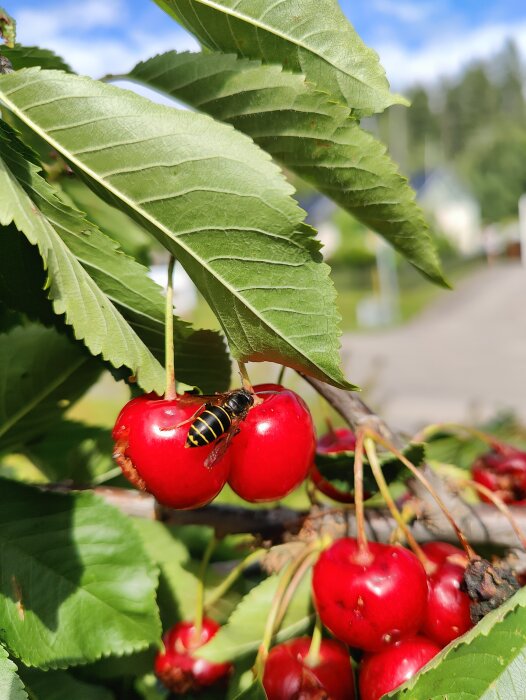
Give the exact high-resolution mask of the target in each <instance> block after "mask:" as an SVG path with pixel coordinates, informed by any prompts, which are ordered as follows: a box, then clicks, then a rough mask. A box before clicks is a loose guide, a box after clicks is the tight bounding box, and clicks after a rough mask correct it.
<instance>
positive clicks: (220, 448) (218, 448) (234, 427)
mask: <svg viewBox="0 0 526 700" xmlns="http://www.w3.org/2000/svg"><path fill="white" fill-rule="evenodd" d="M240 422H241V418H240V417H238V416H236V417H235V418H234V419H233V420H232V424H231V425H230V428H229V429H228V431H227V432H226V433H225V435H224V436H223V437H220V438H219V439H218V440H217V442H216V444H215V446H214V449H213V450H212V452H210V454H209V455H208V457H207V458H206V459H205V467H206V468H207V469H212V467H213V466H214V465H215V464H217V463H218V462H219V460H220V459H221V458H222V457H223V455H224V454H225V452H226V451H227V449H228V446H229V445H230V443H231V441H232V438H233V437H234V436H235V435H237V434H238V433H239V428H238V425H239V423H240Z"/></svg>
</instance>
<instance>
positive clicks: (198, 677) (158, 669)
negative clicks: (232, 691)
mask: <svg viewBox="0 0 526 700" xmlns="http://www.w3.org/2000/svg"><path fill="white" fill-rule="evenodd" d="M219 628H220V625H219V624H218V623H217V622H215V621H214V620H211V619H210V618H207V617H205V618H203V622H202V626H201V633H200V634H199V635H197V633H196V629H195V625H194V623H193V622H178V623H177V624H176V625H174V626H173V627H172V628H171V629H170V630H169V631H168V632H167V633H166V634H165V635H164V637H163V642H164V651H160V652H159V653H158V654H157V656H156V659H155V673H156V675H157V677H158V678H159V679H160V680H161V681H162V683H163V684H164V685H165V686H166V687H167V688H168V689H169V690H171V692H172V693H176V694H178V695H184V694H186V693H189V692H192V691H199V690H201V689H202V688H206V687H208V686H211V685H214V684H215V683H217V682H218V681H220V680H222V679H223V678H225V677H226V676H227V675H228V674H229V673H230V670H231V668H232V666H231V664H229V663H222V664H218V663H213V662H211V661H206V660H205V659H200V658H199V657H195V656H194V655H193V652H195V651H196V649H199V648H200V647H202V646H203V645H205V644H206V643H207V642H209V641H210V640H211V639H212V637H214V636H215V635H216V633H217V631H218V630H219Z"/></svg>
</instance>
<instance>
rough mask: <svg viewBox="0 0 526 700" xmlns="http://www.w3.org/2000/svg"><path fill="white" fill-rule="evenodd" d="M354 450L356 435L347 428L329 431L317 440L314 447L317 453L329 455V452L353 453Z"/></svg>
mask: <svg viewBox="0 0 526 700" xmlns="http://www.w3.org/2000/svg"><path fill="white" fill-rule="evenodd" d="M355 448H356V435H355V434H354V433H353V431H352V430H349V428H336V429H335V430H331V431H330V432H328V433H325V435H322V437H321V438H320V439H319V440H318V445H317V447H316V449H317V451H318V452H321V453H323V454H329V453H331V452H354V450H355Z"/></svg>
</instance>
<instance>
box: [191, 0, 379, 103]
mask: <svg viewBox="0 0 526 700" xmlns="http://www.w3.org/2000/svg"><path fill="white" fill-rule="evenodd" d="M193 2H198V3H199V4H200V5H205V6H207V7H210V8H211V9H213V10H216V11H218V12H221V13H223V14H225V15H230V16H231V17H234V18H235V19H238V20H240V21H242V22H246V23H247V24H251V25H253V26H255V27H256V28H258V29H263V30H265V31H268V32H269V34H274V36H277V37H279V38H280V39H283V40H285V41H288V42H290V43H293V44H295V45H296V46H298V47H300V48H302V49H304V50H305V51H308V52H309V53H311V54H313V55H314V56H317V57H318V58H319V59H321V60H322V61H323V62H324V63H326V64H327V65H329V66H331V68H334V69H335V70H336V71H338V72H339V73H343V74H344V75H346V76H347V77H348V78H350V79H351V80H355V81H356V82H357V83H360V84H361V85H363V86H364V87H366V88H367V89H368V90H373V91H374V92H379V90H378V88H377V87H373V86H372V85H370V84H369V83H367V82H365V80H363V79H361V78H359V77H357V76H355V75H351V74H350V73H348V72H347V71H345V70H343V69H342V68H340V67H339V66H338V65H336V64H335V63H334V62H333V61H330V60H329V59H328V58H327V57H326V56H323V55H322V54H320V53H319V52H318V51H315V50H314V49H313V48H312V47H310V46H307V45H306V44H305V43H303V42H302V41H300V40H299V39H296V38H294V37H290V36H288V35H287V34H285V33H284V32H280V31H279V29H276V28H275V27H271V26H270V25H268V24H265V23H264V22H261V21H260V20H257V19H255V18H254V17H251V16H250V15H246V14H243V13H241V12H237V11H236V10H233V9H232V8H227V7H224V6H223V5H219V4H218V3H216V2H213V1H212V0H193ZM356 38H357V39H358V37H356ZM214 43H216V42H215V41H214ZM216 46H217V44H216ZM245 58H247V57H245Z"/></svg>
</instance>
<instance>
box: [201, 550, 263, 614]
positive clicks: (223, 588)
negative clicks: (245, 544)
mask: <svg viewBox="0 0 526 700" xmlns="http://www.w3.org/2000/svg"><path fill="white" fill-rule="evenodd" d="M266 554H267V550H266V549H256V551H255V552H251V553H250V554H249V555H248V556H246V557H245V558H244V559H243V561H241V562H240V563H239V564H237V566H235V567H234V568H233V569H232V570H231V571H230V573H229V574H228V575H227V576H225V578H224V579H223V580H222V581H221V583H220V584H218V585H217V586H216V587H215V588H213V589H212V590H211V591H210V593H209V594H208V596H207V597H206V599H205V602H204V607H205V609H206V608H209V607H210V606H212V605H214V603H217V601H218V600H220V599H221V598H222V597H223V596H224V595H225V593H226V592H227V591H228V590H229V588H230V587H231V586H232V585H233V584H234V583H235V582H236V581H237V579H238V578H239V577H240V576H241V574H242V573H243V571H245V569H247V568H248V567H249V566H251V565H252V564H254V563H255V562H257V561H260V560H261V559H263V557H264V556H265V555H266Z"/></svg>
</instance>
